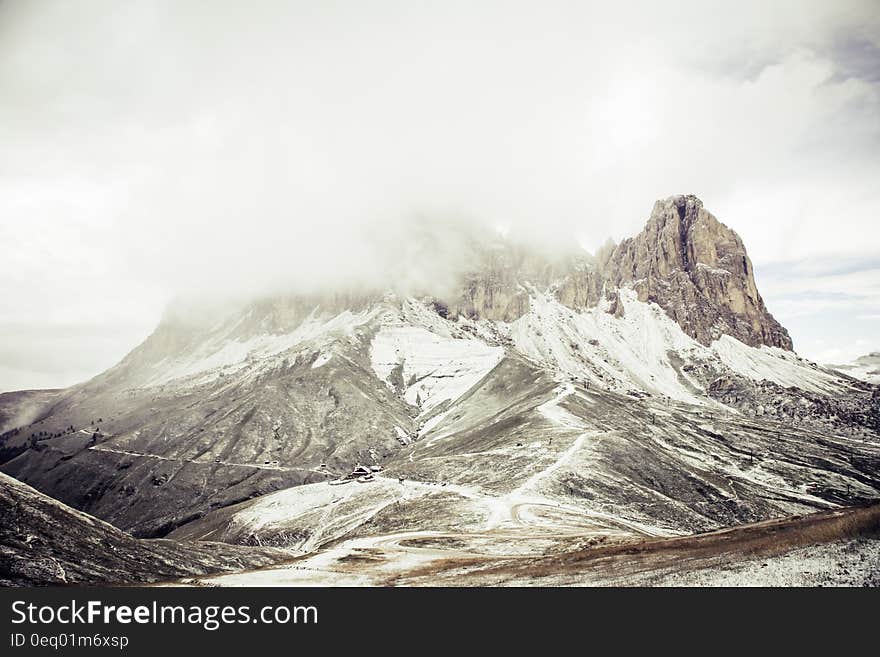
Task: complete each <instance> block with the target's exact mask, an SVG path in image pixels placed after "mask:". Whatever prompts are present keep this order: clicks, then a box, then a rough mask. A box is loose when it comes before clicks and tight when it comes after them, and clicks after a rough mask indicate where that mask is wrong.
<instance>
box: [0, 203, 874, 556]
mask: <svg viewBox="0 0 880 657" xmlns="http://www.w3.org/2000/svg"><path fill="white" fill-rule="evenodd" d="M479 254H480V255H479V257H478V258H477V259H476V261H475V262H474V263H473V266H472V267H471V268H470V269H468V270H466V271H462V272H461V276H460V285H459V287H458V289H457V291H455V292H453V293H449V294H446V295H437V294H428V293H426V294H416V295H414V296H409V297H400V296H397V295H394V294H391V293H386V292H384V291H380V292H377V293H374V294H371V293H362V294H347V295H336V296H332V297H328V296H315V297H302V296H289V297H275V298H270V299H263V300H260V301H256V302H253V303H249V304H246V305H244V306H243V307H239V308H237V309H235V310H234V311H230V312H227V313H224V314H221V315H219V316H217V315H213V316H210V317H209V318H207V319H204V318H203V319H199V320H193V319H182V318H181V316H180V315H178V314H175V313H173V312H172V313H169V314H168V316H167V317H166V318H165V319H164V320H163V322H162V324H161V325H160V326H159V327H158V328H157V329H156V331H155V332H154V333H153V335H151V336H150V337H149V338H148V339H147V340H146V341H145V342H144V343H143V344H142V345H140V346H139V347H138V348H136V349H135V350H134V351H133V352H132V353H131V354H129V355H128V356H127V357H126V358H125V359H124V360H123V361H122V362H120V363H119V364H118V365H117V366H115V367H114V368H112V369H110V370H108V371H107V372H105V373H103V374H101V375H99V376H98V377H96V378H95V379H93V380H91V381H89V382H87V383H85V384H82V385H79V386H75V387H73V388H71V389H69V390H67V391H63V392H61V393H53V394H52V395H51V396H47V397H46V398H45V400H44V401H43V402H42V406H40V407H39V408H37V409H36V411H35V414H34V419H33V421H32V422H30V423H29V424H27V425H26V426H22V427H17V428H13V429H12V430H10V431H7V433H6V434H4V435H3V444H2V445H0V448H2V450H3V452H2V453H3V454H4V455H5V458H6V459H7V460H6V461H5V463H3V464H2V469H3V471H5V472H7V473H9V474H11V475H13V476H15V477H17V478H18V479H20V480H22V481H25V482H27V483H29V484H31V485H32V486H34V487H36V488H37V489H39V490H41V491H43V492H45V493H47V494H49V495H52V496H53V497H55V498H57V499H59V500H62V501H63V502H65V503H67V504H70V505H71V506H74V507H76V508H78V509H82V510H85V511H88V512H89V513H92V514H94V515H96V516H98V517H99V518H102V519H104V520H107V521H109V522H111V523H113V524H114V525H116V526H117V527H119V528H121V529H124V530H126V531H130V532H132V533H134V534H135V535H138V536H145V537H155V536H165V535H168V534H169V533H170V532H173V534H172V535H173V536H175V537H184V538H212V539H215V540H224V541H228V542H238V543H254V542H256V543H259V544H273V545H278V546H282V547H286V548H292V549H297V550H301V551H304V552H311V551H314V550H319V549H321V548H322V547H324V546H327V545H330V544H331V543H338V542H339V541H343V542H344V541H349V542H350V544H351V545H353V546H355V547H358V546H360V547H363V546H365V545H366V546H371V547H373V548H374V547H375V546H376V545H377V544H379V543H381V541H382V540H385V539H383V538H382V537H387V536H389V535H391V534H394V535H395V536H396V535H398V534H401V533H402V534H406V535H407V536H410V537H411V538H413V537H422V538H425V537H426V536H427V537H434V538H437V537H438V536H439V535H440V534H442V535H443V536H446V537H447V538H450V537H454V539H455V540H456V541H458V542H465V543H467V544H468V545H469V546H470V547H469V548H468V549H469V550H476V549H477V548H476V547H474V543H475V542H477V543H481V544H482V543H484V542H486V541H488V540H489V538H487V537H491V540H492V541H493V542H494V543H493V544H494V545H496V547H495V548H492V549H494V550H496V552H497V550H499V549H500V550H507V549H522V550H539V549H541V550H543V549H546V548H547V546H548V545H551V544H554V543H555V542H557V541H559V540H561V537H569V538H570V537H572V536H574V535H577V536H580V537H584V536H586V537H588V538H589V537H598V538H597V540H598V539H599V538H601V537H603V536H604V537H606V538H609V537H610V539H611V540H614V539H616V538H620V537H632V536H671V535H678V534H684V533H690V532H694V531H701V530H710V529H717V528H720V527H724V526H728V525H732V524H738V523H742V522H748V521H759V520H765V519H767V518H772V517H778V516H780V515H786V514H794V513H803V512H806V511H810V510H817V509H828V508H834V507H836V506H838V505H842V504H848V503H854V502H859V501H866V500H871V499H876V497H877V495H878V491H880V437H878V431H880V395H878V389H877V388H876V387H875V386H873V385H871V384H870V383H867V382H863V381H858V380H855V379H853V378H850V377H847V376H841V375H840V374H839V373H838V372H836V371H834V370H831V369H827V368H823V367H820V366H818V365H816V364H814V363H810V362H808V361H806V360H804V359H803V358H801V357H799V356H798V355H797V354H796V353H795V352H794V351H793V350H792V342H791V339H790V337H789V335H788V333H787V331H786V330H785V329H784V328H783V327H782V326H781V325H780V324H779V323H778V322H777V321H776V320H775V319H774V318H773V317H772V316H771V315H770V314H769V312H768V311H767V309H766V307H765V305H764V302H763V300H762V299H761V296H760V294H759V293H758V290H757V286H756V284H755V280H754V273H753V269H752V266H751V263H750V261H749V259H748V256H747V254H746V252H745V248H744V246H743V244H742V241H741V240H740V238H739V237H738V236H737V235H736V233H734V232H733V231H732V230H730V229H729V228H727V227H726V226H724V225H723V224H721V223H720V222H718V220H717V219H715V217H713V216H712V215H711V214H710V213H709V212H708V211H706V210H705V209H704V208H703V207H702V204H701V203H700V201H699V200H698V199H696V198H695V197H692V196H678V197H672V198H670V199H666V200H665V201H658V203H657V204H656V205H655V207H654V210H653V212H652V215H651V217H650V219H649V220H648V223H647V225H646V227H645V229H644V230H643V231H642V232H641V233H640V234H639V235H638V236H637V237H635V238H633V239H630V240H625V241H624V242H623V243H621V244H620V245H617V246H610V247H609V248H607V249H604V250H603V251H602V252H601V253H600V254H598V255H597V256H595V257H594V256H591V255H589V254H585V253H572V254H567V255H565V256H554V257H552V258H551V257H548V256H545V255H542V254H540V253H537V252H534V251H530V250H529V249H527V248H525V247H523V246H521V245H513V244H507V243H493V244H488V245H486V246H484V247H483V248H482V249H481V250H479ZM0 401H2V400H0ZM10 403H11V402H10ZM39 403H40V402H39V399H37V400H35V399H34V398H30V399H29V404H31V406H32V407H33V406H34V404H39ZM357 464H365V465H376V466H381V467H382V468H383V471H382V472H381V473H380V474H378V475H376V476H375V477H373V478H372V480H371V481H370V480H368V481H367V482H366V483H363V484H361V483H349V484H347V485H344V486H331V485H330V483H329V482H331V481H334V480H337V479H339V478H340V477H343V476H344V475H346V474H347V473H348V472H350V471H351V470H352V469H353V468H354V466H355V465H357ZM343 544H346V543H343ZM499 544H503V545H504V547H501V548H498V547H497V545H499ZM514 544H516V546H514ZM360 547H358V549H360ZM486 549H489V548H486Z"/></svg>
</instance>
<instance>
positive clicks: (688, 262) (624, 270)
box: [441, 196, 792, 350]
mask: <svg viewBox="0 0 880 657" xmlns="http://www.w3.org/2000/svg"><path fill="white" fill-rule="evenodd" d="M620 287H632V288H633V289H634V290H635V291H636V292H637V293H638V297H639V300H640V301H645V302H653V303H656V304H657V305H658V306H660V307H661V308H663V309H664V310H665V311H666V313H667V314H668V315H669V316H670V317H671V318H672V319H673V320H675V321H676V322H677V323H678V324H679V325H680V326H681V327H682V329H683V330H684V331H685V332H686V333H687V334H688V335H690V336H691V337H692V338H694V339H695V340H697V341H699V342H701V343H702V344H705V345H708V344H709V343H711V342H712V341H713V340H716V339H718V338H719V337H721V336H722V335H725V334H726V335H730V336H732V337H735V338H737V339H738V340H740V341H741V342H743V343H745V344H747V345H750V346H760V345H767V346H771V347H781V348H782V349H787V350H791V349H792V341H791V337H790V336H789V334H788V331H786V330H785V328H784V327H783V326H782V325H781V324H780V323H779V322H778V321H776V319H774V317H773V316H772V315H771V314H770V313H769V312H768V311H767V308H766V307H765V305H764V301H763V299H762V298H761V295H760V294H759V293H758V288H757V287H756V285H755V277H754V271H753V269H752V263H751V261H750V260H749V256H748V254H747V253H746V249H745V246H744V245H743V242H742V240H741V239H740V237H739V235H737V234H736V233H735V232H734V231H733V230H731V229H730V228H728V227H727V226H725V225H724V224H722V223H721V222H720V221H718V220H717V219H716V218H715V217H714V216H713V215H712V214H711V213H710V212H708V211H707V210H706V209H705V208H704V207H703V204H702V202H701V201H700V199H698V198H697V197H695V196H672V197H670V198H668V199H666V200H662V201H657V203H655V205H654V209H653V211H652V213H651V217H650V219H649V220H648V223H647V225H646V226H645V228H644V229H643V230H642V232H641V233H639V234H638V235H637V236H636V237H633V238H630V239H626V240H624V241H623V242H621V243H620V244H619V245H617V246H614V245H606V246H604V247H603V248H602V249H601V250H600V252H599V253H598V254H597V255H596V256H595V257H590V256H588V255H587V254H586V253H583V254H569V255H567V256H566V257H563V258H557V259H552V258H548V257H542V256H541V255H540V254H538V253H533V252H529V251H527V250H524V249H522V248H521V247H515V246H512V245H508V244H493V245H492V246H491V247H489V248H487V249H486V251H485V253H484V256H483V257H482V258H481V259H480V260H479V261H478V262H476V263H475V264H474V266H473V268H472V269H471V271H470V272H468V273H467V274H466V275H465V276H464V277H463V279H462V282H461V286H460V293H459V295H458V296H457V297H452V298H450V299H443V300H442V302H441V303H442V306H443V308H444V309H445V312H446V314H447V315H448V316H451V317H455V316H458V315H462V316H465V317H468V318H478V319H487V320H491V321H507V322H509V321H514V320H516V319H518V318H519V317H521V316H522V315H524V314H525V313H526V312H528V308H529V293H530V292H531V291H532V290H534V289H537V290H541V291H543V290H548V289H549V290H552V292H553V293H554V294H555V295H556V298H557V299H558V300H559V301H560V302H561V303H563V304H564V305H566V306H568V307H570V308H575V309H586V308H593V307H595V306H596V305H598V304H599V303H600V302H601V301H602V300H603V299H605V300H607V301H608V302H609V312H611V313H613V314H619V313H620V311H621V309H620V306H619V304H618V303H617V302H616V299H617V295H616V290H617V289H618V288H620Z"/></svg>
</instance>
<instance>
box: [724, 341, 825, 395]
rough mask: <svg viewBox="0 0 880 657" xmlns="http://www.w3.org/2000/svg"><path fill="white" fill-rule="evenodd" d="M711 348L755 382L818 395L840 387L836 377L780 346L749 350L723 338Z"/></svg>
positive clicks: (726, 363)
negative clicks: (766, 382) (769, 383)
mask: <svg viewBox="0 0 880 657" xmlns="http://www.w3.org/2000/svg"><path fill="white" fill-rule="evenodd" d="M712 349H713V350H714V351H715V353H716V354H718V356H719V358H721V361H722V362H723V363H724V364H725V365H726V366H727V367H729V368H730V369H732V370H733V371H734V372H736V373H737V374H740V375H742V376H745V377H747V378H750V379H752V380H754V381H761V380H767V381H772V382H774V383H778V384H779V385H781V386H785V387H787V386H795V387H797V388H801V389H803V390H810V391H812V392H819V393H827V392H834V391H835V390H837V389H838V388H839V386H840V381H839V379H837V378H836V377H834V376H832V375H830V374H828V373H826V372H823V371H821V370H819V369H814V368H813V367H811V366H810V364H809V363H807V362H806V361H804V360H803V359H802V358H800V357H799V356H798V355H797V354H795V353H793V352H791V351H785V350H783V349H780V348H778V347H764V346H762V347H749V346H748V345H745V344H743V343H742V342H740V341H739V340H737V339H736V338H732V337H730V336H729V335H722V336H721V338H720V339H718V340H716V341H715V342H713V343H712Z"/></svg>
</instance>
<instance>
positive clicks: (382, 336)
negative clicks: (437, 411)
mask: <svg viewBox="0 0 880 657" xmlns="http://www.w3.org/2000/svg"><path fill="white" fill-rule="evenodd" d="M503 356H504V349H503V348H501V347H493V346H490V345H487V344H486V343H484V342H482V341H480V340H467V339H458V338H449V337H445V336H442V335H438V334H437V333H432V332H431V331H428V330H427V329H424V328H421V327H418V326H406V325H404V324H397V325H386V326H383V327H382V328H381V329H380V331H379V332H378V333H377V334H376V336H375V338H373V342H372V344H371V346H370V360H371V363H372V366H373V371H374V372H375V373H376V376H378V377H379V379H380V380H382V381H385V382H386V383H388V384H389V385H390V386H392V387H394V386H395V382H394V379H395V377H400V380H399V381H398V382H397V385H398V386H402V388H403V393H404V398H405V399H406V401H407V402H408V403H409V404H412V405H414V406H419V407H420V408H421V409H422V410H423V411H428V410H430V409H432V408H434V407H435V406H437V405H438V404H441V403H442V402H444V401H453V400H455V399H458V398H459V397H460V396H461V395H463V394H464V393H465V392H467V391H468V390H469V389H470V388H471V387H473V386H474V385H475V384H476V383H477V382H478V381H479V380H480V379H482V378H483V377H484V376H486V374H488V373H489V371H490V370H491V369H492V368H493V367H495V366H496V365H497V364H498V363H499V362H500V361H501V359H502V357H503Z"/></svg>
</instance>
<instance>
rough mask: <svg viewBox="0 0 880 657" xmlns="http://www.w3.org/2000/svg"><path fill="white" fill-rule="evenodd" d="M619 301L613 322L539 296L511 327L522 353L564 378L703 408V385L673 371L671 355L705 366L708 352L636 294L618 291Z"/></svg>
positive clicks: (606, 315) (604, 314) (594, 312)
mask: <svg viewBox="0 0 880 657" xmlns="http://www.w3.org/2000/svg"><path fill="white" fill-rule="evenodd" d="M620 299H621V302H622V303H623V305H624V309H625V312H624V316H623V317H615V316H614V315H612V314H609V313H608V312H606V311H605V309H604V308H603V307H597V308H592V309H589V310H586V311H584V312H577V311H574V310H571V309H570V308H568V307H566V306H564V305H562V304H561V303H559V302H558V301H557V300H556V299H555V298H553V297H552V296H551V295H550V294H546V293H538V294H535V295H533V296H532V298H531V311H530V312H529V313H528V314H527V315H525V316H523V317H522V318H520V319H519V320H517V321H516V322H514V323H513V324H512V325H511V335H512V337H513V340H514V343H515V344H516V347H517V349H518V350H519V351H521V352H522V353H524V354H525V355H527V356H529V357H530V358H532V359H534V360H537V361H539V362H542V363H547V364H549V365H551V366H552V367H554V368H556V369H557V370H559V372H560V373H561V374H563V375H565V376H568V377H574V378H578V379H587V380H589V381H591V382H592V383H594V384H596V385H599V386H601V387H605V388H610V389H612V390H624V391H626V390H646V391H649V392H652V393H655V394H660V395H666V396H669V397H672V398H674V399H679V400H682V401H687V402H691V403H705V401H706V400H705V398H702V397H701V386H700V384H699V383H698V382H697V381H695V380H690V379H689V378H688V377H687V375H685V374H683V373H681V372H679V371H677V369H676V368H675V367H673V365H672V363H671V362H670V355H669V352H670V351H673V352H675V353H676V354H678V356H679V357H680V358H682V359H684V360H706V359H708V358H710V357H711V354H710V352H709V351H708V350H707V349H706V348H705V347H703V346H702V345H700V344H699V343H698V342H696V341H694V340H693V339H691V338H690V337H688V336H687V335H686V334H685V333H684V332H683V331H682V330H681V328H680V327H679V326H678V324H676V323H675V322H673V321H672V320H671V319H670V318H669V317H668V316H667V315H666V313H664V312H663V310H662V309H661V308H660V307H659V306H656V305H653V304H646V303H641V302H640V301H638V300H637V299H636V296H635V292H633V291H632V290H620Z"/></svg>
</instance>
